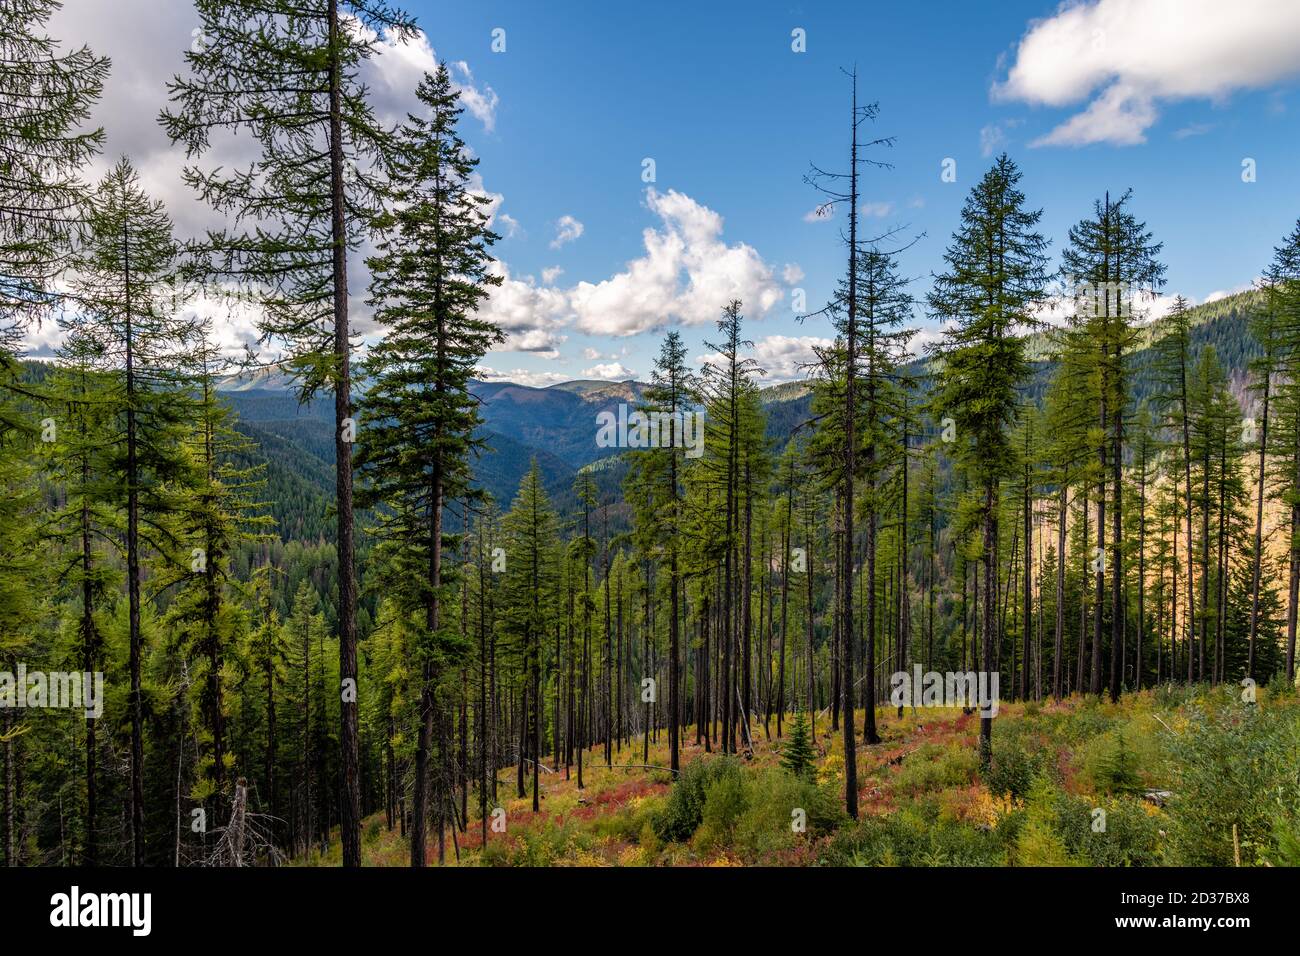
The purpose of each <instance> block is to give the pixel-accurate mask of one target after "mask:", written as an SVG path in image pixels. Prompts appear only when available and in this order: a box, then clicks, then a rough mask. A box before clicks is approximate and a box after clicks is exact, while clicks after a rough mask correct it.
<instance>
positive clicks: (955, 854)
mask: <svg viewBox="0 0 1300 956" xmlns="http://www.w3.org/2000/svg"><path fill="white" fill-rule="evenodd" d="M1006 857H1007V846H1006V840H1005V834H1004V833H1003V832H1002V830H1001V828H999V829H997V830H984V829H977V828H975V827H969V826H962V825H961V824H958V823H954V822H951V821H944V820H941V819H940V818H939V816H938V812H937V807H936V806H935V805H934V804H933V803H931V802H922V803H918V804H914V805H911V806H907V807H904V808H903V809H901V810H899V811H898V812H896V813H892V814H890V815H888V816H867V817H864V818H863V819H862V820H861V821H859V822H858V824H857V825H856V826H852V827H845V828H842V829H841V830H839V831H838V832H837V833H836V834H835V836H834V838H833V839H832V840H831V842H830V845H829V846H828V847H827V850H826V851H825V856H824V862H826V863H829V864H831V865H838V866H844V865H848V866H1002V865H1004V864H1005V863H1006Z"/></svg>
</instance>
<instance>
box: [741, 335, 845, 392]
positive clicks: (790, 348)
mask: <svg viewBox="0 0 1300 956" xmlns="http://www.w3.org/2000/svg"><path fill="white" fill-rule="evenodd" d="M832 344H833V343H832V342H831V340H830V339H824V338H818V337H816V336H813V335H801V336H797V337H794V336H786V335H769V336H767V337H766V338H763V339H759V340H758V341H757V342H755V343H754V358H755V360H757V362H758V364H759V366H760V367H761V368H764V369H766V370H767V376H766V378H765V379H764V380H765V381H767V382H770V383H776V382H789V381H793V380H795V379H803V378H807V377H808V370H807V369H806V368H804V366H806V365H807V364H809V363H811V362H815V361H816V360H817V355H816V353H815V352H814V351H813V349H814V348H829V347H830V346H831V345H832Z"/></svg>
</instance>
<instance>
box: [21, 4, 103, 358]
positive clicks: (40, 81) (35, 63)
mask: <svg viewBox="0 0 1300 956" xmlns="http://www.w3.org/2000/svg"><path fill="white" fill-rule="evenodd" d="M61 6H62V4H61V3H60V2H59V0H0V356H8V355H9V354H11V353H12V352H13V351H14V349H15V348H16V347H17V345H18V344H19V340H20V338H21V336H22V333H23V331H24V330H25V329H26V327H27V325H28V323H29V322H31V321H32V320H33V319H39V318H40V317H41V316H42V315H44V314H48V313H49V312H50V311H51V310H52V309H53V307H54V306H55V305H56V304H57V302H58V298H59V297H58V289H57V287H56V281H57V279H58V278H59V275H60V273H61V272H62V271H63V270H64V269H65V268H66V267H67V266H68V265H69V263H70V259H71V256H72V254H73V252H74V250H75V245H76V239H77V234H78V232H79V231H80V228H81V225H82V223H83V222H84V220H85V215H86V201H87V198H88V196H87V190H86V187H85V184H84V183H83V182H82V180H81V171H82V168H83V167H84V166H85V164H86V163H87V162H88V161H89V160H90V159H91V158H92V157H94V156H95V155H96V154H97V153H98V152H99V149H100V146H101V145H102V143H103V138H104V134H103V130H100V129H90V130H87V129H84V126H85V123H86V121H87V120H88V119H89V118H90V114H91V110H92V108H93V107H94V105H95V103H96V102H97V101H98V100H99V97H100V94H101V93H102V91H103V87H104V80H105V79H106V78H107V76H108V71H109V61H108V59H107V58H106V57H101V56H97V55H96V54H95V53H94V52H93V51H92V50H91V49H90V48H89V47H87V46H82V47H79V48H77V49H74V50H71V51H64V50H62V49H61V48H60V46H59V44H58V42H57V41H56V40H54V39H52V38H51V37H50V36H49V35H48V34H47V33H46V32H45V26H46V23H47V22H48V21H49V19H50V17H51V16H53V15H54V13H55V12H56V11H57V10H58V9H59V8H60V7H61Z"/></svg>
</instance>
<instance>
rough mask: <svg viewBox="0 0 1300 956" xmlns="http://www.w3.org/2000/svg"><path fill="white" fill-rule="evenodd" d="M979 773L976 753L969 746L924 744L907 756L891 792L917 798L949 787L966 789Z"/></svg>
mask: <svg viewBox="0 0 1300 956" xmlns="http://www.w3.org/2000/svg"><path fill="white" fill-rule="evenodd" d="M978 770H979V754H978V753H977V752H976V751H975V750H973V749H971V748H970V747H961V746H956V745H954V746H949V747H945V746H943V745H941V744H925V745H923V746H921V747H919V748H917V749H916V750H915V751H913V752H912V753H910V754H908V755H907V758H906V759H905V760H904V761H903V763H902V765H901V766H900V767H899V768H898V772H897V773H895V774H894V778H893V783H894V789H895V790H896V791H897V792H899V793H905V794H908V795H911V796H916V795H918V794H922V793H929V792H931V791H934V790H946V789H948V788H950V787H965V786H968V785H969V784H971V783H972V782H973V781H974V779H975V774H976V772H977V771H978Z"/></svg>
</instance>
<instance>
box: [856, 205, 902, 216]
mask: <svg viewBox="0 0 1300 956" xmlns="http://www.w3.org/2000/svg"><path fill="white" fill-rule="evenodd" d="M893 211H894V204H893V203H892V202H864V203H863V204H862V205H861V206H859V207H858V212H860V213H861V214H862V215H864V216H868V217H874V218H876V219H884V218H885V217H886V216H889V215H890V214H892V213H893Z"/></svg>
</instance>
